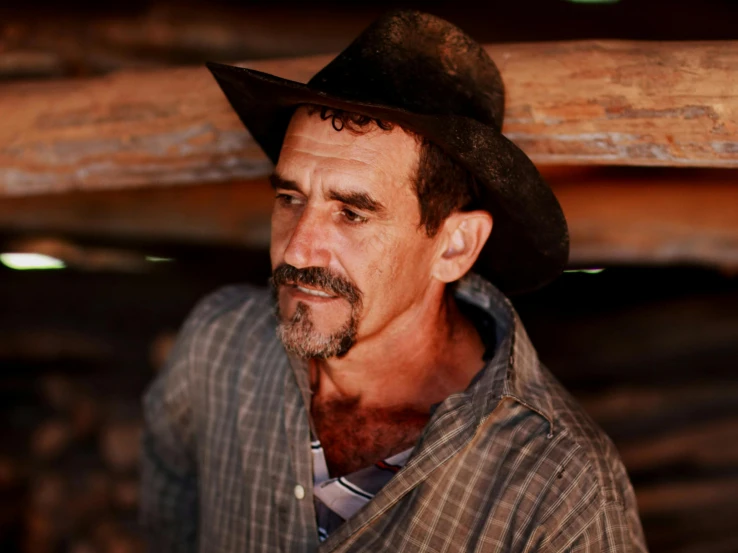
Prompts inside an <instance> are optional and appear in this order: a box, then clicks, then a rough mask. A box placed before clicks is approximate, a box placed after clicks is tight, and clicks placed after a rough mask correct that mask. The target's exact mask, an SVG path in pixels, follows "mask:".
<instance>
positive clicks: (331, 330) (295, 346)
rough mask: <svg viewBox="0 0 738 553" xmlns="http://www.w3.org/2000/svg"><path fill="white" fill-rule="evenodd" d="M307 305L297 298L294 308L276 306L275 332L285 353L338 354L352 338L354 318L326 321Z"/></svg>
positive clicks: (307, 355)
mask: <svg viewBox="0 0 738 553" xmlns="http://www.w3.org/2000/svg"><path fill="white" fill-rule="evenodd" d="M322 319H323V317H321V316H320V314H319V313H316V312H315V311H314V310H313V309H312V308H311V306H308V305H306V304H305V303H303V302H298V304H297V305H296V307H295V308H294V311H293V312H291V313H284V312H283V311H282V310H281V306H280V322H279V326H278V327H277V334H278V336H279V338H280V340H281V341H282V344H283V345H284V347H285V349H286V350H287V352H288V353H291V354H292V355H296V356H298V357H301V358H305V359H315V358H318V359H328V358H331V357H342V356H344V355H346V353H348V350H349V349H350V348H351V347H352V346H353V345H354V342H355V340H356V321H355V320H354V319H353V318H352V317H351V316H350V313H349V316H348V317H347V318H344V319H343V321H342V322H341V323H340V324H336V323H335V322H332V323H331V324H326V323H325V322H324V321H323V320H322Z"/></svg>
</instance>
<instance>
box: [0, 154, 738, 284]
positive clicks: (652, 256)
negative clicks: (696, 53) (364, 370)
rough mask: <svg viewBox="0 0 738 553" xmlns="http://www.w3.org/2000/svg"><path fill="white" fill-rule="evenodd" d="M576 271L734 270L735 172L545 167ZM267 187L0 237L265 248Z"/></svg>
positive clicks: (136, 205)
mask: <svg viewBox="0 0 738 553" xmlns="http://www.w3.org/2000/svg"><path fill="white" fill-rule="evenodd" d="M545 176H546V177H547V178H548V181H549V182H550V183H551V185H552V187H553V189H554V191H555V192H556V193H557V195H558V197H559V199H560V201H561V204H562V206H563V209H564V212H565V214H566V216H567V219H568V222H569V230H570V234H571V264H572V265H580V266H582V265H590V266H591V265H600V264H604V265H608V264H627V263H633V264H647V265H651V264H669V263H696V264H702V265H711V266H719V267H724V268H727V269H736V268H738V186H735V183H736V182H738V171H733V170H704V169H702V170H689V169H671V170H664V169H636V168H622V169H617V168H591V169H581V168H580V169H572V168H549V169H548V170H547V171H546V172H545ZM272 198H273V193H272V190H271V188H270V186H269V184H268V183H267V182H266V180H264V179H257V180H253V181H248V182H228V183H219V184H207V185H199V186H188V187H171V186H170V187H165V186H160V187H155V188H147V189H139V190H107V191H100V190H98V191H91V192H80V191H77V192H72V193H69V194H64V195H56V194H51V195H48V194H47V195H42V196H27V197H18V198H4V199H1V200H0V230H4V231H6V232H13V233H26V234H27V233H36V234H55V233H62V234H69V235H81V236H88V237H90V236H92V237H97V238H101V239H104V238H106V237H107V238H118V239H119V238H124V239H132V240H160V241H172V242H190V243H203V244H207V243H210V244H219V245H231V246H248V247H252V248H266V247H267V246H268V244H269V221H270V213H271V206H272Z"/></svg>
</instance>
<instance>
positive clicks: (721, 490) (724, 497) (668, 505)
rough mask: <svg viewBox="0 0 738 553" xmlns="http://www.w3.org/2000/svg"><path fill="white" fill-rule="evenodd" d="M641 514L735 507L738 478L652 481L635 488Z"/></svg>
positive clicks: (737, 500)
mask: <svg viewBox="0 0 738 553" xmlns="http://www.w3.org/2000/svg"><path fill="white" fill-rule="evenodd" d="M636 496H637V497H638V510H639V511H640V513H641V516H643V517H646V516H651V515H653V514H656V513H660V514H663V513H669V512H671V513H675V512H689V511H699V510H701V509H704V508H707V507H716V506H718V505H722V506H725V507H726V508H733V509H735V508H736V507H738V478H720V479H714V480H707V481H698V482H679V483H671V482H670V483H666V484H655V485H653V486H649V487H647V488H646V487H643V488H640V489H639V490H637V491H636Z"/></svg>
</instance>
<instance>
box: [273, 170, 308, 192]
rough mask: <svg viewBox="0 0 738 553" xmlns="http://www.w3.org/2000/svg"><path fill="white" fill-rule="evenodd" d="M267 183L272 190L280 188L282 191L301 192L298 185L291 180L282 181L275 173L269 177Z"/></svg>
mask: <svg viewBox="0 0 738 553" xmlns="http://www.w3.org/2000/svg"><path fill="white" fill-rule="evenodd" d="M269 182H270V183H271V185H272V188H273V189H274V190H276V189H277V188H281V189H283V190H292V191H293V192H302V190H301V189H300V185H299V184H297V183H296V182H295V181H293V180H287V179H283V178H282V177H280V176H279V175H278V174H277V173H272V174H271V175H269Z"/></svg>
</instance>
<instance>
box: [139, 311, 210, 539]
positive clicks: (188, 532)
mask: <svg viewBox="0 0 738 553" xmlns="http://www.w3.org/2000/svg"><path fill="white" fill-rule="evenodd" d="M207 303H208V302H207V300H206V301H203V302H201V304H200V305H199V306H198V307H196V308H195V309H194V310H193V312H192V314H191V315H190V316H189V317H188V319H187V321H185V324H184V325H183V327H182V330H181V331H180V333H179V335H178V337H177V340H176V343H175V346H174V348H173V350H172V353H171V354H170V356H169V359H168V361H167V363H166V365H165V367H164V368H163V369H162V371H161V373H160V374H159V375H158V377H157V378H156V379H155V380H154V381H153V383H152V384H151V385H150V386H149V388H148V389H147V390H146V392H145V393H144V396H143V418H144V431H143V437H142V443H141V488H140V492H141V493H140V497H141V501H140V510H139V522H140V523H141V526H142V528H143V530H144V532H145V534H146V537H147V540H148V545H149V551H152V552H156V553H170V552H172V553H174V552H177V553H191V552H194V551H196V548H197V533H198V532H197V530H198V528H197V522H198V483H197V482H198V480H197V463H196V453H195V432H194V420H193V412H192V389H191V385H190V381H191V378H192V376H191V375H192V371H191V367H190V365H191V363H190V357H191V356H190V352H191V350H192V349H193V346H194V342H195V335H196V331H197V328H198V327H199V326H201V323H202V320H203V318H204V317H203V312H204V311H207V306H206V304H207Z"/></svg>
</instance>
